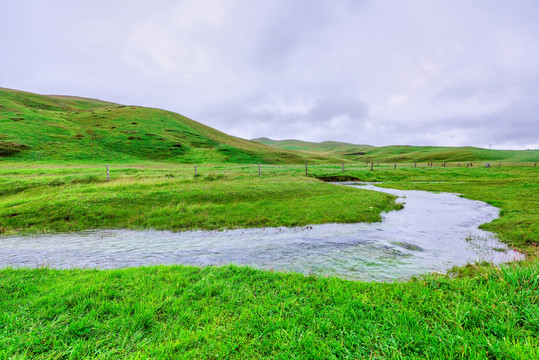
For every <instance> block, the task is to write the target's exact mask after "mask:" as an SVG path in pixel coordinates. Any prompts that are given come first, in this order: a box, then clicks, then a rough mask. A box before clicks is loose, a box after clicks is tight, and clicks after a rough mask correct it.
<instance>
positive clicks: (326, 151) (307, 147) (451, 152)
mask: <svg viewBox="0 0 539 360" xmlns="http://www.w3.org/2000/svg"><path fill="white" fill-rule="evenodd" d="M253 141H256V142H259V143H261V144H264V145H268V146H273V147H277V148H280V149H283V150H294V151H302V152H306V153H308V154H310V155H311V156H314V155H316V154H318V155H320V156H326V157H333V158H335V159H337V158H338V159H342V161H349V162H386V163H394V162H416V161H417V162H441V161H448V162H466V161H509V162H533V161H539V150H490V149H482V148H477V147H471V146H466V147H443V146H408V145H392V146H381V147H376V146H370V145H355V144H350V143H344V142H337V141H324V142H320V143H315V142H308V141H301V140H271V139H268V138H258V139H253Z"/></svg>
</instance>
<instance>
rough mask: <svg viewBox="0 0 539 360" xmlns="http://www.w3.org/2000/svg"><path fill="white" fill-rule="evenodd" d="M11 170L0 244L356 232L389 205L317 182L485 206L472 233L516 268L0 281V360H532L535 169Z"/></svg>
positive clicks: (117, 273)
mask: <svg viewBox="0 0 539 360" xmlns="http://www.w3.org/2000/svg"><path fill="white" fill-rule="evenodd" d="M22 165H23V164H20V163H7V162H4V163H2V164H1V166H0V167H1V171H2V174H3V177H2V184H1V186H0V188H1V189H2V191H3V192H2V197H1V201H2V202H1V203H0V212H1V214H2V216H1V219H2V222H3V224H2V226H3V229H4V232H5V233H14V232H15V233H20V232H36V231H38V232H39V231H65V230H71V229H84V228H94V227H116V226H117V227H131V228H145V227H154V226H155V225H156V224H157V226H159V224H164V225H163V226H162V227H161V228H166V227H170V228H173V229H190V228H222V227H237V226H261V225H266V224H267V225H271V226H277V225H301V224H306V223H317V222H326V221H336V222H339V221H342V222H347V221H357V220H354V219H359V218H360V217H361V220H365V221H370V220H376V219H377V218H378V215H379V211H381V210H388V209H391V208H393V207H394V204H393V200H392V199H391V197H388V196H385V195H383V194H371V193H370V192H364V191H358V190H357V189H347V188H340V187H336V186H334V185H331V184H325V183H322V182H320V181H318V180H317V178H322V179H326V180H329V179H333V180H334V179H343V180H344V179H346V180H350V179H359V180H363V181H384V182H385V186H391V187H400V188H417V189H428V190H432V191H453V192H459V193H462V194H464V196H466V197H469V198H473V199H479V200H483V201H486V202H489V203H491V204H493V205H495V206H498V207H500V208H501V209H502V212H501V218H500V219H499V220H495V221H494V222H492V223H490V224H486V225H484V228H485V229H488V230H491V231H494V232H496V233H498V234H499V236H500V239H501V240H502V241H505V242H507V243H509V244H511V245H512V246H514V247H516V248H518V249H521V250H522V251H524V252H525V253H526V254H527V255H528V256H529V258H528V260H527V261H526V262H524V263H520V264H510V265H505V266H501V267H498V268H497V267H493V266H489V265H481V266H477V265H471V266H467V267H464V268H459V269H455V270H454V272H453V273H452V274H449V275H425V276H424V277H419V278H416V279H411V280H410V281H408V282H399V283H391V284H389V283H387V284H380V283H360V282H350V281H345V280H341V279H338V278H320V277H314V276H307V277H305V276H303V275H299V274H287V273H274V272H263V271H258V270H253V269H249V268H244V267H235V266H225V267H208V268H195V267H185V266H157V267H143V268H133V269H122V270H106V271H101V270H53V269H2V270H0V294H1V295H0V309H2V310H1V311H0V358H29V359H30V358H32V359H33V358H51V359H52V358H148V357H151V358H176V357H177V358H208V359H210V358H282V359H285V358H306V359H307V358H347V357H349V358H379V359H382V358H407V359H408V358H421V359H423V358H439V359H446V358H466V359H468V358H477V359H482V358H484V359H493V358H496V359H532V358H537V357H538V356H539V350H538V349H539V340H538V338H539V336H538V335H539V264H538V262H537V260H536V255H537V246H536V244H537V243H539V229H538V228H537V226H538V224H539V213H538V212H537V209H538V208H539V207H538V206H539V196H538V194H539V191H538V190H539V189H538V186H539V184H538V182H537V174H538V172H539V169H538V168H533V167H532V166H522V165H520V166H511V167H502V168H484V167H477V166H476V167H474V168H463V167H461V168H458V167H449V166H448V167H446V168H442V167H432V168H431V167H424V166H423V167H421V168H413V165H412V166H407V167H404V166H401V167H398V168H397V170H395V169H393V168H392V167H390V166H379V167H375V170H374V171H370V170H369V169H370V167H366V166H347V167H346V168H345V172H344V173H342V170H341V167H340V166H337V165H318V166H311V167H310V168H309V177H306V176H305V168H304V167H303V166H263V167H262V171H263V173H262V177H261V178H259V177H258V168H257V166H253V165H215V166H207V167H201V168H199V169H198V170H199V175H200V176H198V177H194V176H193V170H194V169H193V168H192V167H190V166H189V167H186V166H183V165H171V164H160V165H152V166H150V165H147V164H142V165H133V164H132V165H126V166H121V167H120V166H115V167H112V171H111V181H110V182H106V181H105V172H104V167H103V166H96V165H88V164H80V165H79V166H69V167H66V166H53V165H33V164H24V166H22ZM451 165H452V164H451ZM225 189H226V190H225ZM348 200H350V201H349V202H347V201H348ZM152 201H155V202H152ZM356 202H357V204H354V203H356ZM48 204H50V206H49V205H48ZM342 205H344V206H342ZM373 205H374V207H375V211H372V212H371V213H369V212H368V211H367V209H366V208H367V207H371V206H373ZM351 206H355V207H353V208H351V209H348V208H350V207H351ZM49 207H50V209H49ZM152 207H153V209H152ZM66 208H67V209H66ZM288 208H290V209H292V210H291V211H289V212H287V211H288V210H287V209H288ZM114 209H118V211H114ZM159 209H161V210H159ZM181 209H185V210H186V211H185V212H183V213H182V215H175V214H176V213H177V212H178V211H181ZM146 212H150V213H151V214H152V216H147V214H146ZM14 213H17V214H18V215H16V216H12V215H13V214H14ZM100 214H105V215H106V216H103V217H99V216H100ZM205 214H208V215H205ZM277 215H279V217H277ZM66 216H69V218H67V219H66ZM175 216H176V217H175ZM169 218H172V219H174V220H171V221H168V220H167V219H169ZM214 218H217V219H218V220H213V219H214ZM153 219H155V222H153ZM167 221H168V222H167ZM227 221H228V222H227Z"/></svg>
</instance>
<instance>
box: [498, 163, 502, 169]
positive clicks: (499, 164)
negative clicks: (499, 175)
mask: <svg viewBox="0 0 539 360" xmlns="http://www.w3.org/2000/svg"><path fill="white" fill-rule="evenodd" d="M501 167H502V162H501V161H500V162H499V163H498V169H499V168H501Z"/></svg>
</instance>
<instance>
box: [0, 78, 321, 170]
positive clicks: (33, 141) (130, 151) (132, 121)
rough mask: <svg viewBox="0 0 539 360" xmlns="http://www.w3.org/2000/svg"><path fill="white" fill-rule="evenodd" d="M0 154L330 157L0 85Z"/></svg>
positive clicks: (136, 158)
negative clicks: (0, 86) (274, 146)
mask: <svg viewBox="0 0 539 360" xmlns="http://www.w3.org/2000/svg"><path fill="white" fill-rule="evenodd" d="M0 159H9V160H11V161H13V160H32V161H54V162H69V161H96V160H99V161H109V162H140V161H147V160H154V161H172V162H178V163H223V162H224V163H227V162H228V163H258V162H262V163H275V164H278V163H302V162H319V161H321V160H327V159H325V158H324V157H321V156H318V155H316V154H315V155H312V156H310V155H307V154H300V153H297V152H294V151H287V150H282V149H277V148H272V147H269V146H266V145H263V144H259V143H256V142H253V141H249V140H244V139H241V138H237V137H234V136H229V135H227V134H224V133H222V132H220V131H218V130H215V129H213V128H210V127H208V126H205V125H203V124H200V123H198V122H196V121H193V120H191V119H188V118H186V117H185V116H182V115H179V114H176V113H173V112H170V111H164V110H159V109H152V108H145V107H139V106H124V105H119V104H114V103H110V102H105V101H100V100H95V99H86V98H78V97H72V96H44V95H37V94H32V93H28V92H22V91H16V90H10V89H4V88H0Z"/></svg>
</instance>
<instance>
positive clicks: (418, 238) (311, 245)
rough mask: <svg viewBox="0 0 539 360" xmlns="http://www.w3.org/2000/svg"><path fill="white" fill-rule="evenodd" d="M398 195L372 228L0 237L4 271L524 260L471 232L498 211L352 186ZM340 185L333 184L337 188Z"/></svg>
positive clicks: (373, 267) (379, 270)
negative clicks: (391, 208)
mask: <svg viewBox="0 0 539 360" xmlns="http://www.w3.org/2000/svg"><path fill="white" fill-rule="evenodd" d="M346 185H347V186H355V187H360V188H363V189H369V190H375V191H381V192H385V193H389V194H394V195H397V196H399V199H398V201H400V202H403V203H405V205H404V209H403V210H400V211H392V212H389V213H386V214H384V215H383V221H382V222H380V223H374V224H363V223H359V224H325V225H315V226H312V227H311V226H309V227H302V228H265V229H240V230H230V231H187V232H180V233H177V232H170V231H155V230H146V231H131V230H92V231H84V232H78V233H69V234H56V235H40V236H10V237H0V267H6V266H12V267H36V266H49V267H51V268H72V267H77V268H122V267H127V266H142V265H152V264H188V265H197V266H206V265H222V264H230V263H233V264H238V265H249V266H253V267H256V268H260V269H267V270H268V269H273V270H279V271H293V272H300V273H304V274H317V275H328V276H339V277H343V278H346V279H351V280H376V281H387V280H393V279H405V278H408V277H410V276H412V275H418V274H422V273H427V272H434V271H439V272H443V271H446V270H447V269H449V268H451V267H452V266H454V265H464V264H466V263H469V262H474V261H491V262H495V263H500V262H507V261H514V260H519V259H521V258H522V257H523V256H522V255H521V254H520V253H518V252H515V251H512V250H508V249H507V247H506V246H505V245H504V244H502V243H500V242H498V241H497V240H496V239H495V237H494V235H493V234H491V233H489V232H486V231H482V230H480V229H478V228H477V227H478V226H479V225H480V224H483V223H486V222H490V221H492V220H494V219H495V218H497V217H498V215H499V211H498V209H497V208H495V207H492V206H490V205H487V204H485V203H483V202H479V201H472V200H467V199H463V198H460V197H458V196H456V195H453V194H446V193H442V194H435V193H430V192H425V191H402V190H394V189H382V188H378V187H375V186H373V185H359V184H356V185H352V184H346ZM335 186H339V185H335Z"/></svg>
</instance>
